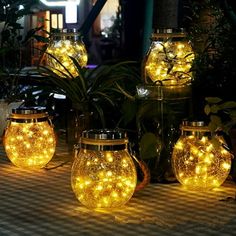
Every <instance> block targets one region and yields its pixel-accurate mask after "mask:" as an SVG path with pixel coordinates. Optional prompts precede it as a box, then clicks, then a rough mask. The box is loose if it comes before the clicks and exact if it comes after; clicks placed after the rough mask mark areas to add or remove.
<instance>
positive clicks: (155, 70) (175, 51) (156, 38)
mask: <svg viewBox="0 0 236 236" xmlns="http://www.w3.org/2000/svg"><path fill="white" fill-rule="evenodd" d="M151 40H152V42H151V46H150V49H149V51H148V53H147V55H146V57H145V75H146V76H145V79H146V82H147V81H148V79H150V81H151V82H155V83H157V82H159V83H160V84H164V85H181V84H186V83H190V82H191V79H192V75H191V71H190V70H191V67H192V62H193V59H194V53H193V50H192V47H191V43H190V42H189V41H188V40H187V37H186V34H185V33H184V32H177V33H175V32H173V30H172V29H163V30H159V31H158V33H155V34H153V35H152V38H151Z"/></svg>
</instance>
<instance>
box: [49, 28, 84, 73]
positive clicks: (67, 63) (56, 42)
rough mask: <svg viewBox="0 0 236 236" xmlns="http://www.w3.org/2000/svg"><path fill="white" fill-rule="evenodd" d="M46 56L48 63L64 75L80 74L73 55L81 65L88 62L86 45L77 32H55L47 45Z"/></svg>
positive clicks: (56, 71) (55, 70)
mask: <svg viewBox="0 0 236 236" xmlns="http://www.w3.org/2000/svg"><path fill="white" fill-rule="evenodd" d="M46 57H47V65H48V66H49V67H50V68H51V69H52V70H53V71H54V72H55V73H57V74H58V75H60V76H62V77H65V75H68V73H70V74H71V75H73V76H78V71H77V69H76V66H75V65H74V63H73V61H72V60H71V58H70V57H73V58H74V59H75V60H76V61H77V63H78V64H79V65H80V66H81V67H85V66H86V65H87V62H88V55H87V51H86V48H85V45H84V43H83V41H82V39H81V36H80V35H79V33H76V32H67V31H63V32H61V33H54V34H53V35H52V38H51V41H50V43H49V45H48V47H47V50H46ZM55 58H56V59H55Z"/></svg>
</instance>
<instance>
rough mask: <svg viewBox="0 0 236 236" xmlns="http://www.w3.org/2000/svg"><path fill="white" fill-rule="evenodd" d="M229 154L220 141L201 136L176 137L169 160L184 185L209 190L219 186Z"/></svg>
mask: <svg viewBox="0 0 236 236" xmlns="http://www.w3.org/2000/svg"><path fill="white" fill-rule="evenodd" d="M231 158H232V156H231V154H230V153H229V152H228V151H227V150H225V149H224V147H222V146H221V145H216V146H214V145H213V144H212V140H211V139H208V138H207V137H206V136H203V137H202V138H201V139H199V138H198V137H195V138H194V139H193V138H192V137H188V136H186V137H180V139H179V140H178V141H177V143H176V145H175V147H174V150H173V154H172V163H173V168H174V171H175V174H176V178H177V179H178V181H179V182H180V183H182V184H183V185H184V186H185V187H187V188H189V189H194V190H209V189H212V188H215V187H219V186H220V185H221V184H222V183H223V182H224V181H225V180H226V178H227V176H228V174H229V171H230V168H231Z"/></svg>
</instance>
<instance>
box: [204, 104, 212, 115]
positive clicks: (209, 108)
mask: <svg viewBox="0 0 236 236" xmlns="http://www.w3.org/2000/svg"><path fill="white" fill-rule="evenodd" d="M204 112H205V114H206V115H209V114H210V112H211V107H210V106H209V104H207V105H205V107H204Z"/></svg>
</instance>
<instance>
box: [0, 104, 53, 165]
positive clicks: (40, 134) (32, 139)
mask: <svg viewBox="0 0 236 236" xmlns="http://www.w3.org/2000/svg"><path fill="white" fill-rule="evenodd" d="M4 148H5V151H6V154H7V157H8V158H9V159H10V161H11V162H12V163H13V164H14V165H16V166H18V167H21V168H25V169H39V168H43V167H45V165H46V164H47V163H48V162H49V161H50V160H51V159H52V157H53V155H54V153H55V148H56V137H55V133H54V129H53V125H52V122H51V119H50V118H49V116H48V114H47V112H46V110H45V109H44V108H42V107H31V108H27V107H22V108H17V109H13V110H12V114H11V115H10V117H9V121H8V125H7V128H6V131H5V135H4Z"/></svg>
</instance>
